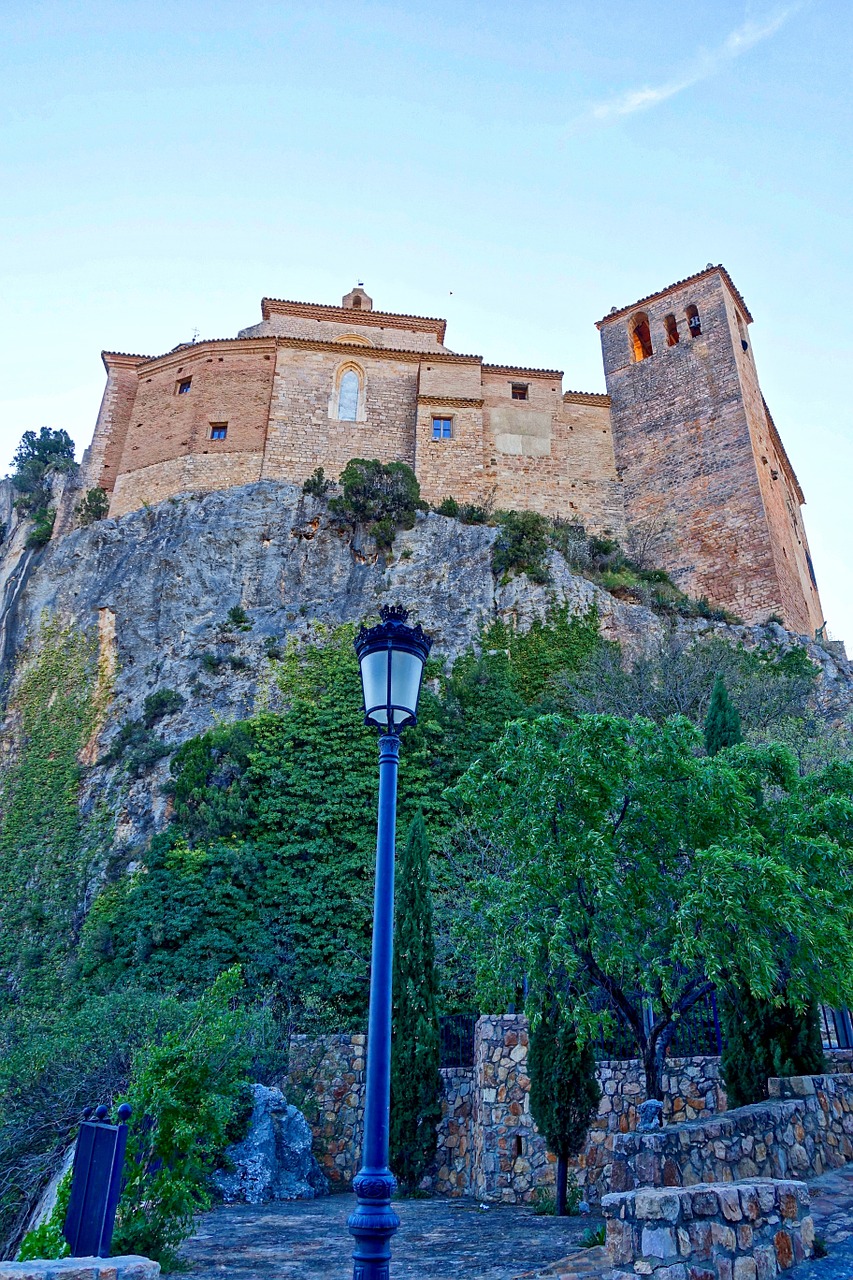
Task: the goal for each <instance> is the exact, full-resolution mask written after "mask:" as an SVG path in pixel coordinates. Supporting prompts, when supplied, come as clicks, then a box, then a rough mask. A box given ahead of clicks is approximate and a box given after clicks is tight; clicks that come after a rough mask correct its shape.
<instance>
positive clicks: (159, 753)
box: [124, 730, 171, 778]
mask: <svg viewBox="0 0 853 1280" xmlns="http://www.w3.org/2000/svg"><path fill="white" fill-rule="evenodd" d="M170 752H171V747H169V746H168V745H167V744H166V743H165V742H164V741H163V740H162V738H155V736H154V734H153V733H150V732H148V731H147V730H146V732H145V737H144V738H143V739H142V741H141V742H139V743H138V744H137V745H136V746H135V747H133V749H132V750H131V751H128V753H127V755H126V757H125V761H124V767H125V771H126V772H127V773H128V774H129V775H130V777H131V778H141V777H142V776H143V775H144V774H146V773H147V772H148V770H149V769H153V767H154V765H155V764H157V762H158V761H159V760H163V759H164V758H165V757H166V756H167V755H169V754H170Z"/></svg>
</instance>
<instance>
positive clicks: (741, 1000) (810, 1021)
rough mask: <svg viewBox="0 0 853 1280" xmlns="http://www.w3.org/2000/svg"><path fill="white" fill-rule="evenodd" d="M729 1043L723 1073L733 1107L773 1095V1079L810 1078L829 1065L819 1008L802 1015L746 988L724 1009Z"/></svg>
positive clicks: (812, 1007)
mask: <svg viewBox="0 0 853 1280" xmlns="http://www.w3.org/2000/svg"><path fill="white" fill-rule="evenodd" d="M721 1014H722V1023H723V1034H724V1037H725V1044H724V1048H723V1054H722V1057H721V1059H720V1072H721V1074H722V1077H723V1083H724V1084H725V1086H726V1094H727V1096H728V1101H729V1106H730V1107H743V1106H746V1105H747V1104H748V1103H750V1102H761V1101H763V1099H765V1098H766V1097H767V1081H768V1079H769V1078H770V1076H810V1075H819V1074H821V1073H822V1072H823V1071H824V1070H825V1067H826V1064H825V1062H824V1057H823V1043H822V1040H821V1034H820V1019H819V1017H818V1011H817V1005H816V1004H814V1003H812V1004H810V1005H809V1006H808V1008H807V1009H806V1010H805V1011H799V1012H798V1011H797V1010H796V1009H794V1008H793V1007H792V1006H791V1005H790V1004H780V1005H774V1004H773V1003H772V1001H771V1000H766V999H759V998H758V997H756V996H754V995H752V994H751V992H749V991H746V990H743V991H738V992H736V993H732V994H730V995H729V996H728V997H726V999H724V1001H723V1002H722V1008H721Z"/></svg>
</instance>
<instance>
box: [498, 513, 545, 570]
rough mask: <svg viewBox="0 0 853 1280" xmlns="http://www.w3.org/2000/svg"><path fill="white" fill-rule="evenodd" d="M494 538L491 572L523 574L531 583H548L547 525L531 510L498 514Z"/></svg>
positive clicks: (543, 519)
mask: <svg viewBox="0 0 853 1280" xmlns="http://www.w3.org/2000/svg"><path fill="white" fill-rule="evenodd" d="M498 529H499V532H498V536H497V538H496V539H495V542H494V544H493V546H492V572H493V573H494V574H496V575H498V576H500V575H502V574H505V573H526V574H527V576H528V578H530V580H531V582H548V581H549V574H548V566H547V564H546V561H545V557H546V555H547V553H548V545H549V538H548V534H549V531H550V524H549V521H548V519H547V518H546V517H545V516H540V515H539V514H538V513H537V512H535V511H501V512H499V514H498Z"/></svg>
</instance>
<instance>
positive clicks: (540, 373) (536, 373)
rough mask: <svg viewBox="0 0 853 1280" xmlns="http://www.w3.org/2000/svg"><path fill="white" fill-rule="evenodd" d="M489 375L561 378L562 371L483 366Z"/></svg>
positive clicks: (499, 365)
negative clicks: (520, 374)
mask: <svg viewBox="0 0 853 1280" xmlns="http://www.w3.org/2000/svg"><path fill="white" fill-rule="evenodd" d="M483 368H484V369H488V371H489V373H524V374H527V375H528V376H529V377H531V378H562V376H563V371H562V369H523V368H522V367H521V365H516V364H484V365H483Z"/></svg>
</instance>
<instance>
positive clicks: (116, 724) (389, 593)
mask: <svg viewBox="0 0 853 1280" xmlns="http://www.w3.org/2000/svg"><path fill="white" fill-rule="evenodd" d="M0 518H4V520H5V525H6V536H5V540H4V543H3V547H2V559H0V593H2V594H0V600H2V615H0V661H1V662H2V669H3V690H4V701H5V721H4V726H3V741H4V753H5V755H6V757H7V759H8V758H10V756H11V757H14V754H15V751H16V749H17V745H18V740H19V738H20V716H19V712H18V702H17V694H18V690H19V689H20V687H21V682H22V679H23V678H25V673H26V672H27V670H28V669H30V668H31V665H32V663H33V661H34V660H36V658H37V656H38V653H39V651H40V646H41V644H42V637H43V635H44V633H45V628H46V626H47V625H48V624H49V622H51V620H52V623H53V625H54V626H60V627H62V628H64V629H65V630H64V634H67V635H70V634H80V633H83V634H85V635H86V636H87V637H89V638H90V639H91V641H92V647H93V651H94V647H95V642H97V655H98V688H99V689H100V691H101V696H100V698H99V700H98V702H97V714H96V717H95V723H94V724H93V726H92V730H91V733H90V734H89V736H88V740H87V742H86V746H85V749H84V753H83V763H85V764H86V765H88V766H90V767H89V768H88V769H87V772H86V775H85V780H84V783H83V790H82V797H81V804H82V806H83V809H84V811H91V810H92V809H93V808H94V806H95V805H101V806H104V805H105V806H106V807H107V809H108V810H109V811H110V813H111V818H112V822H113V824H114V833H115V834H114V844H115V846H116V847H117V848H119V849H121V850H124V851H128V852H130V851H132V850H134V849H138V848H139V847H140V846H141V845H144V843H145V842H146V841H147V839H148V838H149V837H150V834H151V833H152V831H153V830H155V829H157V828H158V827H159V826H161V825H162V824H163V822H164V821H165V818H166V806H167V801H166V799H165V798H164V795H163V791H162V783H163V781H164V779H165V777H166V775H167V773H168V761H167V760H165V759H163V760H160V761H159V763H157V764H156V765H155V766H154V767H153V768H152V769H151V770H149V771H147V772H146V773H145V775H144V776H143V777H142V778H140V779H136V780H132V781H128V780H127V779H125V780H124V781H123V783H122V785H121V786H119V785H117V784H116V770H115V768H114V767H112V766H110V765H107V764H103V763H100V764H99V763H98V762H99V761H101V760H102V759H103V757H104V756H105V754H106V753H107V752H108V751H109V747H110V744H111V743H112V742H113V741H114V740H115V737H116V735H117V733H118V732H119V731H120V728H121V726H122V725H123V724H125V723H126V722H128V721H130V720H136V719H139V718H140V717H141V716H142V714H143V708H144V703H145V699H146V697H147V696H149V695H150V694H152V693H154V692H156V691H157V690H162V689H170V690H174V691H176V692H177V693H178V694H180V695H182V697H183V699H184V702H183V705H182V706H181V707H180V709H178V710H176V711H174V712H173V713H171V714H169V715H167V716H166V717H165V718H164V719H163V720H162V721H161V723H160V724H159V725H158V733H159V734H160V735H161V736H162V737H163V738H164V739H165V740H166V741H167V742H168V743H169V745H170V746H171V745H177V744H178V743H180V742H182V741H184V740H185V739H187V738H189V737H192V736H194V735H196V734H198V733H200V732H203V731H205V730H206V729H208V728H210V727H211V726H212V725H214V724H215V723H216V722H221V721H230V720H234V719H238V718H242V717H246V716H248V715H251V714H252V712H253V711H255V710H257V709H259V708H260V707H262V706H271V705H272V706H274V705H275V702H274V699H275V697H276V696H277V695H276V692H275V687H274V684H273V682H272V680H271V679H270V670H271V661H272V660H273V659H274V657H275V655H276V654H277V653H278V652H280V650H281V647H282V646H283V644H284V643H285V642H286V641H288V640H296V641H297V642H303V641H308V640H311V639H316V638H317V637H318V635H320V634H321V633H322V628H323V627H333V626H336V625H338V624H341V623H344V622H359V621H361V619H363V618H365V617H368V616H369V615H371V614H374V613H375V612H376V610H377V608H378V606H379V605H380V604H381V603H383V602H387V603H392V602H393V603H396V602H398V601H399V602H401V603H403V604H405V605H407V606H408V607H409V608H410V609H412V611H413V612H414V614H415V615H416V616H417V617H418V618H419V619H420V621H421V622H422V623H423V625H424V626H425V628H426V629H427V630H429V631H430V632H432V634H433V635H434V637H435V646H436V652H438V653H439V654H444V655H447V656H449V657H452V656H455V655H456V654H458V653H460V652H461V651H464V650H465V649H466V648H468V647H469V646H476V645H477V643H478V640H479V637H480V635H481V632H482V629H483V627H484V625H486V624H487V623H489V622H491V621H493V620H496V619H503V620H504V621H507V622H512V623H513V624H515V625H516V626H518V627H520V628H522V629H525V628H527V627H529V626H530V624H531V623H532V621H533V620H534V619H536V618H543V617H544V616H545V615H546V613H547V611H548V609H549V607H553V605H555V604H557V605H562V604H567V605H568V606H569V609H570V611H571V612H572V613H573V614H574V613H576V614H586V613H587V612H588V611H589V610H590V609H591V608H592V607H595V609H596V610H597V613H598V617H599V620H600V629H601V632H602V634H603V635H604V636H605V637H606V638H608V639H611V640H617V641H619V642H620V644H621V645H622V646H623V651H624V653H625V654H626V655H627V656H629V657H632V656H636V655H638V654H640V653H642V652H643V651H644V650H646V649H648V648H649V647H651V646H653V645H654V644H655V643H656V642H657V641H658V640H659V639H660V638H661V636H662V635H663V632H664V630H665V628H666V627H667V626H669V625H672V624H671V623H668V622H666V621H665V620H663V619H662V618H661V617H660V616H658V615H657V614H655V613H652V612H650V611H648V610H646V609H643V608H641V607H639V606H637V605H633V604H629V603H625V602H622V601H620V600H617V599H615V598H614V597H613V596H612V595H610V594H609V593H608V592H606V591H603V590H601V589H599V588H598V587H596V586H595V585H593V584H592V583H591V582H589V581H587V580H586V579H584V578H582V577H579V576H577V575H576V574H573V573H572V571H571V570H570V568H569V566H568V565H567V564H566V562H565V561H564V560H563V559H562V558H561V557H560V556H559V555H557V554H556V553H554V552H552V553H551V554H550V560H549V571H550V576H551V581H550V582H549V583H548V584H547V585H546V586H542V585H536V584H534V583H532V582H530V581H529V580H528V579H527V577H526V576H524V575H520V576H517V577H513V578H511V579H509V580H508V581H500V582H499V581H497V580H496V579H495V577H494V575H493V573H492V570H491V545H492V542H493V541H494V538H495V536H496V530H495V529H492V528H489V527H486V526H467V525H463V524H460V523H458V522H457V521H455V520H452V519H446V518H444V517H441V516H438V515H435V514H432V513H430V514H427V515H419V517H418V520H417V523H416V525H415V527H414V528H413V529H411V530H409V531H407V532H400V533H398V535H397V537H396V540H395V542H394V548H393V555H392V556H391V557H390V558H389V559H388V561H387V562H386V559H385V557H383V556H381V555H379V554H378V553H377V550H376V547H375V545H374V543H373V541H372V539H370V538H361V537H359V536H358V535H357V534H356V535H355V536H354V535H353V534H352V533H351V532H350V531H348V530H347V529H346V528H345V527H344V526H343V525H341V524H340V523H339V522H337V521H336V520H335V518H334V517H332V516H330V513H329V511H328V508H327V505H326V503H325V502H324V501H321V500H318V499H315V498H310V497H304V496H303V495H302V493H301V491H300V490H299V489H297V488H296V487H294V486H292V485H288V484H282V483H274V482H263V483H259V484H252V485H246V486H243V487H240V488H234V489H229V490H225V491H221V492H214V493H207V494H200V495H193V494H191V495H187V496H184V497H177V498H172V499H170V500H168V501H166V502H164V503H162V504H160V505H159V506H157V507H153V508H149V509H144V510H142V511H137V512H134V513H132V514H129V515H127V516H124V517H122V518H120V519H117V520H101V521H98V522H97V523H95V524H93V525H91V526H89V527H88V528H85V529H77V530H76V531H74V532H71V533H69V534H67V535H66V536H62V537H59V538H55V539H54V540H53V541H52V542H51V543H49V544H48V545H47V547H46V548H44V549H43V550H41V551H33V550H31V549H27V547H26V545H25V543H26V526H25V525H24V524H22V523H21V522H16V518H15V515H14V512H13V511H12V509H11V504H10V498H9V493H8V486H6V487H4V488H3V489H2V491H0ZM234 606H240V607H241V608H242V609H243V610H244V611H245V613H246V615H247V617H248V623H246V624H243V626H244V627H245V628H247V629H243V628H241V627H240V626H237V627H234V626H231V627H229V626H228V625H226V623H227V615H228V612H229V610H230V609H232V608H233V607H234ZM678 625H679V626H681V627H683V628H686V629H688V630H690V631H695V632H698V631H707V630H714V631H718V632H723V633H725V634H727V635H728V636H729V637H730V638H731V639H732V640H734V641H743V642H744V643H746V644H748V645H752V644H756V643H767V642H768V641H770V642H772V643H774V644H777V645H781V646H782V647H783V648H784V647H788V646H791V645H795V644H802V645H804V646H805V647H806V648H807V649H808V653H809V656H810V657H811V658H812V660H813V661H815V662H816V663H817V664H818V665H819V667H820V669H821V684H820V694H819V696H820V699H821V702H822V704H823V705H824V706H825V707H826V708H827V709H828V710H831V712H832V714H834V715H838V714H841V713H842V712H843V710H844V709H845V708H847V707H849V706H851V705H853V668H851V665H850V664H849V663H848V662H847V661H846V660H845V659H843V658H842V657H841V656H840V655H839V654H833V653H831V652H829V651H828V650H827V649H825V648H824V647H822V646H820V645H816V644H814V643H812V642H809V641H807V640H805V639H803V638H798V637H793V636H790V635H788V633H786V632H784V631H783V630H782V629H781V628H780V627H776V626H771V627H765V628H746V627H732V626H728V627H727V626H725V625H723V624H720V623H709V622H704V621H697V620H693V621H690V622H682V623H679V624H678Z"/></svg>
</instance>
